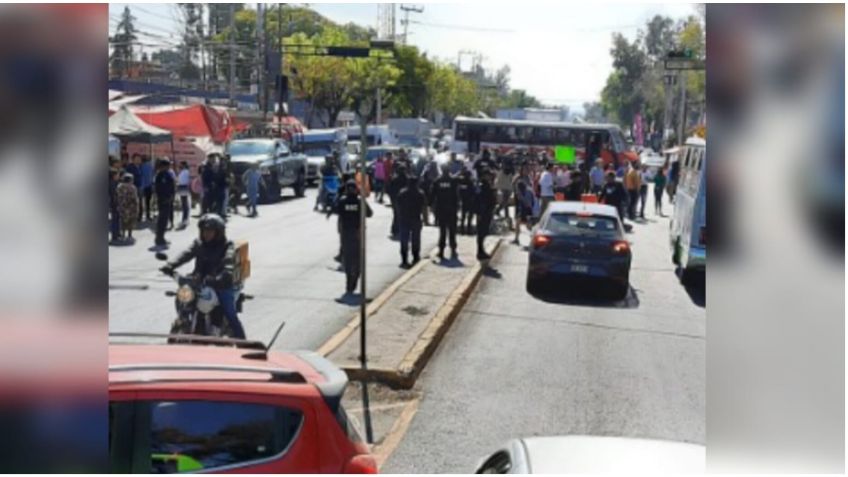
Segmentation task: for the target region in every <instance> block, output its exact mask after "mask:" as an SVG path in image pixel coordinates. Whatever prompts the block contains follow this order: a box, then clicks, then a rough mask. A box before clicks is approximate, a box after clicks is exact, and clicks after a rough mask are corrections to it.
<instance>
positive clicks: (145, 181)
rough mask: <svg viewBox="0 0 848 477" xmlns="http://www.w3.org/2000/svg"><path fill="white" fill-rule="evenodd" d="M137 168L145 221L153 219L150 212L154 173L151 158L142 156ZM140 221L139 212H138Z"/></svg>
mask: <svg viewBox="0 0 848 477" xmlns="http://www.w3.org/2000/svg"><path fill="white" fill-rule="evenodd" d="M139 169H140V170H141V195H142V197H143V203H144V215H145V216H146V218H147V221H148V222H150V221H151V220H153V218H152V217H151V214H150V202H151V200H152V199H153V175H154V173H155V171H154V170H153V159H151V158H149V157H145V158H143V159H142V162H141V166H140V167H139ZM140 221H141V214H139V222H140Z"/></svg>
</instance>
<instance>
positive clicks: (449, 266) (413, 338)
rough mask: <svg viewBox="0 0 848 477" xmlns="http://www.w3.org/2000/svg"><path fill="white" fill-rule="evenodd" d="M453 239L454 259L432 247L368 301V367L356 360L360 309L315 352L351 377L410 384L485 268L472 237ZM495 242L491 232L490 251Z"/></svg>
mask: <svg viewBox="0 0 848 477" xmlns="http://www.w3.org/2000/svg"><path fill="white" fill-rule="evenodd" d="M457 242H458V243H457V245H458V252H459V259H458V260H456V261H454V260H449V259H448V260H446V261H445V262H442V263H439V261H438V258H436V254H437V249H434V250H433V251H432V253H431V255H430V257H429V258H428V257H426V256H425V258H424V259H422V261H421V262H420V263H419V264H418V265H416V266H415V267H414V268H413V269H411V270H409V271H408V272H407V273H406V274H405V275H403V276H402V277H401V278H400V279H399V280H398V282H396V284H395V285H393V286H391V287H389V288H388V289H387V290H386V291H385V292H384V293H383V294H382V295H381V296H379V297H378V298H377V299H375V300H374V302H372V304H371V305H370V306H369V308H368V310H367V312H368V322H367V333H368V337H367V340H368V341H367V345H368V349H367V354H368V369H367V370H364V371H363V369H362V367H361V364H360V361H359V349H360V341H359V316H358V314H357V315H355V317H354V318H353V319H352V320H351V322H350V323H349V324H348V326H346V327H345V328H344V329H342V331H340V332H339V333H338V334H337V335H336V336H334V337H333V338H331V339H330V340H329V341H327V342H326V343H325V344H324V346H322V347H321V348H320V349H319V352H320V353H322V354H324V355H325V356H327V358H328V359H330V360H331V361H332V362H334V363H335V364H336V365H338V366H339V367H341V368H342V369H344V370H345V372H347V374H348V376H349V377H350V378H351V379H352V380H357V379H363V378H365V379H367V380H368V381H372V382H380V383H383V384H386V385H388V386H390V387H392V388H395V389H410V388H411V387H412V385H413V384H414V383H415V379H416V378H417V377H418V375H419V374H420V372H421V370H422V369H423V367H424V365H426V362H427V360H428V359H429V357H430V356H431V355H432V354H433V351H435V349H436V347H438V344H439V341H440V340H441V338H442V337H443V336H444V335H445V333H446V332H447V330H448V329H449V328H450V325H451V323H453V319H454V318H455V317H456V315H457V314H458V313H459V311H460V309H461V308H462V305H463V304H465V301H466V300H467V298H468V296H469V294H470V292H471V290H472V289H473V288H474V285H475V284H476V283H477V280H478V279H479V277H480V275H481V273H482V271H483V266H482V265H481V263H480V262H478V261H477V259H476V253H477V250H476V238H475V237H473V236H459V237H457ZM499 244H500V239H499V237H494V236H490V237H488V238H487V239H486V250H487V251H489V253H490V254H491V255H494V252H495V251H496V249H497V247H498V245H499Z"/></svg>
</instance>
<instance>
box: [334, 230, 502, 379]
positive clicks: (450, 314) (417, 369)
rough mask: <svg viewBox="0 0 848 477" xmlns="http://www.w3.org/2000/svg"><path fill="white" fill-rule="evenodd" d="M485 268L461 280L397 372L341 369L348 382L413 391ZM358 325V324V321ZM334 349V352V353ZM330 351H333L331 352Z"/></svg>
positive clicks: (376, 369) (498, 243)
mask: <svg viewBox="0 0 848 477" xmlns="http://www.w3.org/2000/svg"><path fill="white" fill-rule="evenodd" d="M502 241H503V239H502V238H498V239H497V241H496V242H495V245H494V247H493V248H492V252H491V256H492V257H494V256H495V253H497V251H498V249H499V248H500V245H501V242H502ZM486 266H488V263H486V264H485V265H484V264H482V263H481V262H477V264H476V265H474V268H473V269H472V271H470V272H469V273H468V274H467V275H466V276H465V278H463V279H462V282H461V283H460V284H459V286H458V287H457V288H456V290H455V291H454V292H453V293H451V295H450V296H449V297H448V299H447V300H446V301H445V302H444V303H443V304H442V306H441V307H440V308H439V310H438V311H437V312H436V315H435V316H434V317H433V318H432V319H431V320H430V323H429V324H428V325H427V328H426V329H425V330H424V331H423V332H422V333H421V334H420V335H419V336H418V339H417V340H416V342H415V344H414V345H413V346H412V348H411V349H410V350H409V351H408V352H407V353H406V356H404V358H403V361H401V363H400V365H399V366H398V368H397V369H384V368H366V369H362V368H361V367H345V368H342V369H343V370H344V371H345V373H347V375H348V378H349V379H350V380H352V381H361V380H365V381H368V382H379V383H382V384H385V385H387V386H389V387H390V388H392V389H411V388H412V387H413V386H414V385H415V381H416V380H417V379H418V376H419V375H421V372H422V371H423V370H424V367H425V366H426V365H427V362H428V361H429V360H430V357H431V356H432V355H433V353H434V352H435V351H436V348H438V347H439V344H440V343H441V341H442V339H443V338H444V337H445V335H446V334H447V332H448V330H449V329H450V327H451V325H452V324H453V322H454V321H455V320H456V317H457V316H459V313H460V311H461V310H462V307H463V306H465V303H466V302H467V301H468V298H469V297H470V296H471V291H472V290H474V288H475V287H476V286H477V283H478V282H479V281H480V277H481V276H482V275H483V270H484V269H485V267H486ZM387 291H388V290H387ZM369 316H370V312H369ZM355 321H356V323H358V318H357V320H355ZM355 328H356V326H354V329H355ZM352 332H353V331H352V330H351V331H350V332H349V333H347V335H346V336H349V335H350V333H352ZM334 338H335V337H334ZM328 343H329V341H328ZM338 344H341V341H339V343H338ZM338 344H336V345H335V347H338ZM335 347H334V348H333V349H335ZM322 348H323V347H322ZM330 351H332V349H331V350H330Z"/></svg>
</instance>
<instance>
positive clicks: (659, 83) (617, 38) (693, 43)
mask: <svg viewBox="0 0 848 477" xmlns="http://www.w3.org/2000/svg"><path fill="white" fill-rule="evenodd" d="M678 49H680V50H691V51H692V54H693V57H695V58H699V59H702V60H703V59H704V56H705V43H704V32H703V23H702V22H701V21H699V19H698V17H694V16H692V17H689V18H688V19H686V20H684V21H680V22H677V23H676V24H675V22H674V21H673V20H672V19H671V18H668V17H662V16H659V15H656V16H654V17H653V18H651V19H650V20H649V21H648V22H647V23H646V25H645V27H644V28H643V29H641V30H640V31H639V32H638V34H637V37H636V40H635V41H633V42H629V41H628V40H627V39H626V38H625V37H624V36H623V35H621V34H619V33H615V34H613V45H612V48H611V49H610V54H611V56H612V59H613V71H612V73H610V75H609V77H608V78H607V82H606V85H605V86H604V88H603V90H602V92H601V103H600V104H601V107H602V110H603V115H604V116H606V117H607V118H608V119H609V120H611V121H614V122H617V123H619V124H621V125H622V126H623V127H626V128H627V127H630V126H631V125H632V124H633V119H634V116H635V115H636V113H640V112H641V113H642V115H643V117H644V120H645V121H646V123H648V124H650V123H654V125H655V126H656V127H660V126H661V125H662V124H663V123H664V121H665V118H664V114H665V106H666V104H665V101H666V93H667V91H666V86H665V84H664V76H665V75H666V71H665V68H664V62H663V60H664V58H665V56H666V55H667V54H668V52H669V51H674V50H678ZM686 76H687V94H688V96H689V97H690V98H703V97H704V92H705V87H704V86H705V75H704V72H703V71H689V72H688V73H687V75H686ZM669 94H672V93H671V92H669ZM584 106H585V105H584ZM674 110H675V111H676V110H677V109H674ZM592 114H593V115H596V114H597V110H593V111H592ZM671 119H672V120H673V119H674V117H672V118H671Z"/></svg>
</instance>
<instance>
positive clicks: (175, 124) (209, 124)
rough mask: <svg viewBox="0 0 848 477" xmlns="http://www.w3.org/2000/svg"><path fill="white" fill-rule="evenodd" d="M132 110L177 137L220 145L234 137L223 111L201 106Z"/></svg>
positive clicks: (226, 114) (138, 107) (133, 108)
mask: <svg viewBox="0 0 848 477" xmlns="http://www.w3.org/2000/svg"><path fill="white" fill-rule="evenodd" d="M131 108H132V109H131V111H133V112H134V113H135V114H136V115H138V117H139V118H141V119H142V120H143V121H145V122H147V123H149V124H152V125H154V126H157V127H160V128H163V129H167V130H168V131H170V132H171V133H173V134H174V136H176V137H210V138H212V140H213V141H214V142H216V143H218V144H223V143H226V142H227V141H228V140H229V139H230V136H231V135H232V133H233V121H232V119H231V118H230V115H229V113H228V112H227V111H226V110H225V109H219V108H213V107H209V106H206V105H202V104H195V105H173V106H153V107H143V106H132V107H131Z"/></svg>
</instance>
